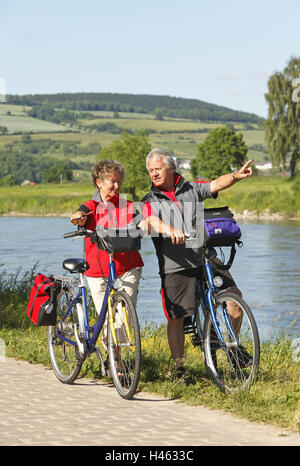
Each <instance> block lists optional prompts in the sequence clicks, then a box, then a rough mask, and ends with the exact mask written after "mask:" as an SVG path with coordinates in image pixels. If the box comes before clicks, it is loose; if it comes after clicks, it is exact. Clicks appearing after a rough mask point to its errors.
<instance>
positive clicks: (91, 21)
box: [0, 0, 300, 117]
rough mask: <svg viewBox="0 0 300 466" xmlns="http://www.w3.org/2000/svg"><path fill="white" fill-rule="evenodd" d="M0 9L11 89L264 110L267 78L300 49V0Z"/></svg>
mask: <svg viewBox="0 0 300 466" xmlns="http://www.w3.org/2000/svg"><path fill="white" fill-rule="evenodd" d="M0 11H1V15H0V43H1V47H0V80H1V79H2V80H4V82H5V87H6V92H7V93H8V94H41V93H57V92H118V93H133V94H152V95H171V96H175V97H186V98H195V99H199V100H203V101H206V102H210V103H215V104H218V105H223V106H226V107H229V108H233V109H237V110H242V111H247V112H252V113H256V114H258V115H260V116H263V117H265V116H266V115H267V106H266V103H265V99H264V93H265V92H266V91H267V80H268V76H270V74H272V73H274V72H275V71H281V70H283V68H284V67H285V65H286V64H287V62H288V60H289V59H290V57H291V56H292V55H296V56H300V50H299V49H300V28H299V20H300V2H299V1H298V0H285V1H284V2H283V1H282V0H280V1H279V0H260V1H258V0H250V1H249V0H248V1H244V0H240V1H238V0H228V1H222V0H210V1H207V0H206V1H204V0H185V1H184V0H180V1H179V0H151V1H148V0H147V1H145V0H139V1H138V0H126V1H124V0H105V1H104V0H85V1H78V0H71V1H70V0H60V1H58V0H51V1H49V0H43V1H41V0H39V1H38V0H26V1H24V0H10V1H9V2H7V1H6V2H5V4H4V0H2V1H1V6H0Z"/></svg>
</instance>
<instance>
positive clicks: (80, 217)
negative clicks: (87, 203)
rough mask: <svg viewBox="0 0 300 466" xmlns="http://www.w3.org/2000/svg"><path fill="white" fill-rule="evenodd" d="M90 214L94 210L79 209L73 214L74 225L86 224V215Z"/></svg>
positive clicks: (81, 225)
mask: <svg viewBox="0 0 300 466" xmlns="http://www.w3.org/2000/svg"><path fill="white" fill-rule="evenodd" d="M90 214H92V212H88V213H85V212H82V211H80V210H78V211H77V212H75V214H73V215H72V216H71V222H72V223H73V225H78V226H80V227H83V225H85V223H86V217H87V216H88V215H90Z"/></svg>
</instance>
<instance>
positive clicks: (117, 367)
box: [108, 291, 141, 399]
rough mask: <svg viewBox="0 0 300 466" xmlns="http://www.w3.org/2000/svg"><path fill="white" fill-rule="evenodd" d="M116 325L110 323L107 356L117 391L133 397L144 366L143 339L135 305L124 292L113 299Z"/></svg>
mask: <svg viewBox="0 0 300 466" xmlns="http://www.w3.org/2000/svg"><path fill="white" fill-rule="evenodd" d="M112 312H113V328H111V322H110V324H109V325H108V355H109V364H110V370H111V375H112V378H113V382H114V385H115V387H116V390H117V392H118V393H119V395H121V396H122V397H123V398H126V399H130V398H132V397H133V395H134V394H135V392H136V389H137V386H138V382H139V377H140V369H141V339H140V329H139V323H138V318H137V315H136V311H135V308H134V306H133V304H132V301H131V299H130V297H129V296H128V294H127V293H126V292H125V291H117V292H116V294H114V296H113V302H112Z"/></svg>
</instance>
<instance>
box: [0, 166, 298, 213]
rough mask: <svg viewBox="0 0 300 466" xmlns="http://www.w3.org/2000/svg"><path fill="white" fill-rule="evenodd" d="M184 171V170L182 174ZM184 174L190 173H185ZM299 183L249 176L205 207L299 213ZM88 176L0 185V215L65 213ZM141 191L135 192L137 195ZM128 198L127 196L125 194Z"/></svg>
mask: <svg viewBox="0 0 300 466" xmlns="http://www.w3.org/2000/svg"><path fill="white" fill-rule="evenodd" d="M184 175H185V174H184ZM187 177H190V174H189V173H187ZM299 188H300V186H299V187H298V185H297V181H295V182H292V181H290V180H289V179H288V178H286V177H280V176H270V177H262V176H258V177H253V178H251V179H249V180H245V181H241V182H239V183H237V184H235V185H234V186H233V187H232V188H230V189H228V190H226V191H222V192H220V193H219V196H218V199H217V200H207V201H205V206H206V207H212V206H214V207H217V206H221V205H229V206H230V208H231V209H232V210H234V211H235V212H237V213H243V212H244V211H245V210H248V211H249V212H256V213H257V214H260V213H263V212H265V211H266V209H268V211H269V213H279V214H281V215H282V216H283V217H286V218H299V217H300V189H299ZM93 192H94V189H93V186H92V183H91V181H90V179H88V181H87V182H83V183H66V184H63V185H50V184H49V185H43V184H41V185H36V186H33V187H30V186H12V187H0V215H17V214H23V215H25V214H26V215H31V216H40V215H69V214H70V213H72V212H74V211H75V210H76V209H77V207H78V206H79V205H80V204H81V203H82V202H84V201H86V200H87V199H90V198H91V196H92V195H93ZM143 194H145V193H143V192H140V193H139V196H140V198H142V197H143ZM128 198H129V196H128Z"/></svg>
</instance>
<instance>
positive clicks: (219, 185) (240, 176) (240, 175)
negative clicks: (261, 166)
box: [210, 160, 253, 194]
mask: <svg viewBox="0 0 300 466" xmlns="http://www.w3.org/2000/svg"><path fill="white" fill-rule="evenodd" d="M251 163H252V160H248V162H246V163H245V165H243V166H242V168H240V169H239V170H238V171H237V172H235V173H228V174H227V175H221V176H219V177H218V178H216V179H215V180H213V181H211V182H210V192H211V194H215V193H218V192H219V191H222V190H223V189H227V188H230V187H231V186H232V185H234V184H235V183H236V182H237V181H240V180H244V179H245V178H250V177H251V176H252V174H253V173H252V168H251V167H250V165H251Z"/></svg>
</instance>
